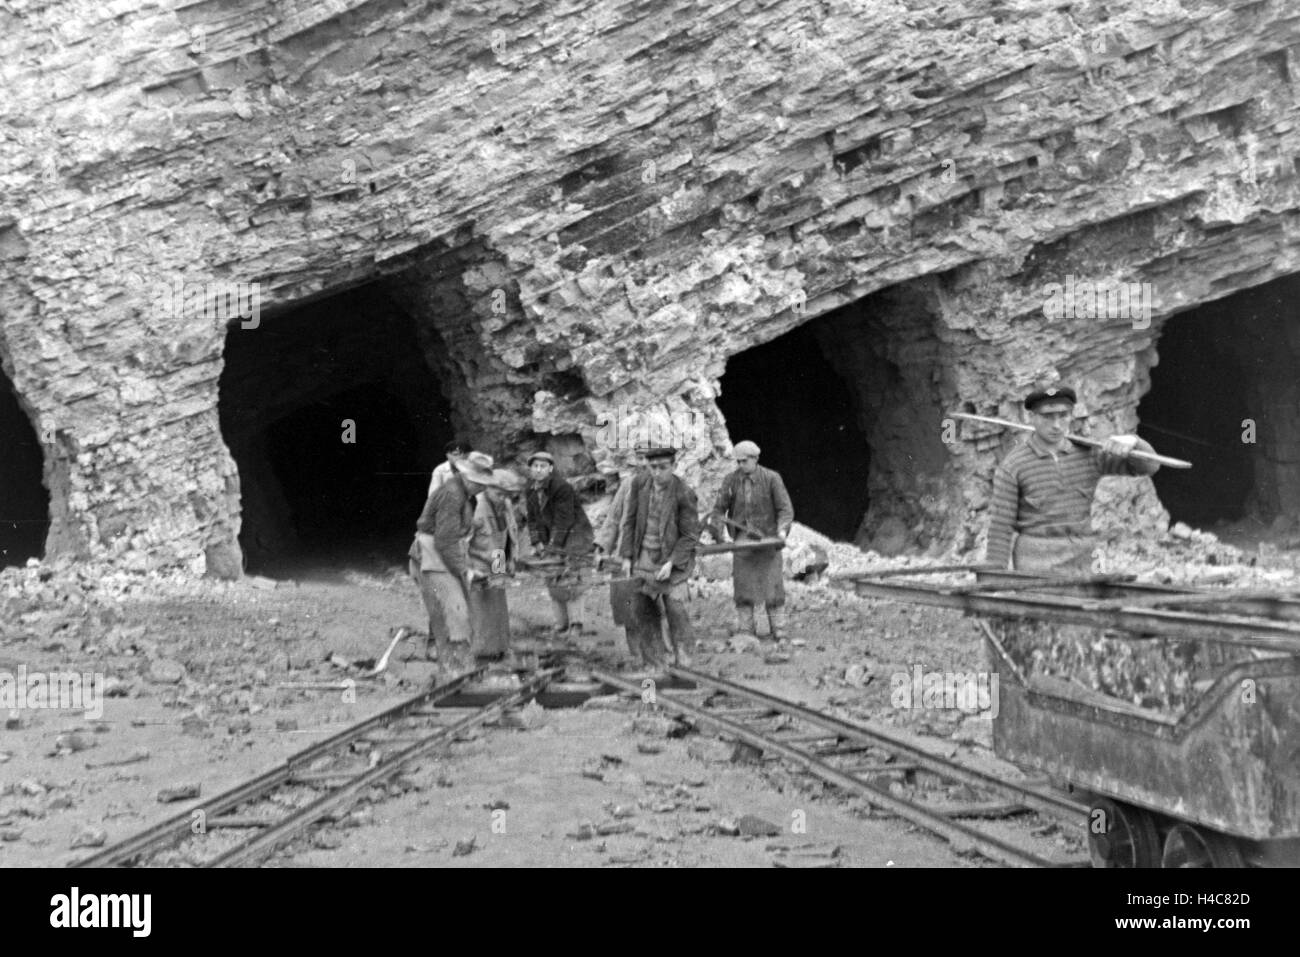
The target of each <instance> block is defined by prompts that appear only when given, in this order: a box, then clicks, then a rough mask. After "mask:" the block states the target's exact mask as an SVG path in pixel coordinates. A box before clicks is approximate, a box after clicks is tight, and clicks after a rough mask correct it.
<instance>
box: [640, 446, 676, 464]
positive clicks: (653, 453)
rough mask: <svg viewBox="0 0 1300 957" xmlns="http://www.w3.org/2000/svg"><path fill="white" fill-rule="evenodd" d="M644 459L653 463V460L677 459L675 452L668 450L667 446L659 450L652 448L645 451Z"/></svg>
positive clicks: (674, 450)
mask: <svg viewBox="0 0 1300 957" xmlns="http://www.w3.org/2000/svg"><path fill="white" fill-rule="evenodd" d="M645 457H646V461H653V460H654V459H675V458H677V450H676V449H670V448H668V447H667V446H661V447H659V448H654V449H646V450H645Z"/></svg>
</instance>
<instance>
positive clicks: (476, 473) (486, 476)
mask: <svg viewBox="0 0 1300 957" xmlns="http://www.w3.org/2000/svg"><path fill="white" fill-rule="evenodd" d="M471 454H472V453H471ZM456 471H457V472H459V473H460V474H461V475H462V476H464V477H465V478H466V479H468V480H469V481H471V482H477V483H478V484H479V485H491V486H493V487H494V488H495V487H496V484H497V480H496V472H494V471H493V470H492V469H491V468H487V467H484V466H483V465H481V464H480V463H478V462H475V461H473V460H472V459H470V458H469V457H468V456H466V457H465V458H463V459H461V460H460V461H459V462H457V463H456Z"/></svg>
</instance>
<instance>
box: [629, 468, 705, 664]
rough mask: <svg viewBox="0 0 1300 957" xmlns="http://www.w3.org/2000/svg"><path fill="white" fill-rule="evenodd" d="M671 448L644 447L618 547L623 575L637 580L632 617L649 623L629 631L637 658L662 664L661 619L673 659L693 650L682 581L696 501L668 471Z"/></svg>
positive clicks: (696, 519)
mask: <svg viewBox="0 0 1300 957" xmlns="http://www.w3.org/2000/svg"><path fill="white" fill-rule="evenodd" d="M676 456H677V451H676V449H670V448H653V449H648V450H647V451H646V454H645V457H646V472H645V474H643V475H637V476H635V477H634V478H633V479H632V485H631V488H630V489H629V490H628V501H627V507H626V509H625V511H624V513H623V532H622V535H623V539H622V543H621V545H620V548H621V550H622V558H623V574H624V575H625V576H627V575H631V576H632V577H633V578H635V579H637V580H638V581H639V582H640V588H639V591H638V593H637V595H636V601H635V602H634V608H635V616H636V618H637V619H638V620H640V621H642V622H649V623H652V626H648V627H638V628H634V629H629V637H633V632H635V639H636V641H637V643H638V644H639V645H640V650H641V659H642V661H643V662H644V663H645V664H646V665H649V666H651V667H657V666H659V665H661V664H662V663H663V660H664V647H663V639H662V631H661V629H660V627H659V625H658V622H659V621H660V618H661V611H660V609H661V608H662V617H664V618H667V620H668V637H669V640H670V641H671V642H672V645H673V657H674V659H675V660H676V661H677V663H678V664H680V665H688V666H689V665H690V663H691V654H692V653H693V652H694V650H695V637H694V635H693V634H692V631H691V621H690V618H688V617H687V615H686V580H687V578H689V577H690V574H691V570H692V569H693V568H694V566H695V548H696V546H697V545H698V544H699V540H700V516H699V505H698V502H697V500H696V497H695V493H694V492H693V491H691V489H690V486H688V485H687V484H686V483H685V482H683V481H682V480H681V478H679V477H678V476H677V475H676V474H674V473H673V460H674V459H675V458H676Z"/></svg>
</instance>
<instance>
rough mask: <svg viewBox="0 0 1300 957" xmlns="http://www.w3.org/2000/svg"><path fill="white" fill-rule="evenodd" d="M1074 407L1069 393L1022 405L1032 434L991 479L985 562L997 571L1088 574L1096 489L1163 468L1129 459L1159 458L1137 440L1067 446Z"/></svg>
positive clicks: (1032, 396)
mask: <svg viewBox="0 0 1300 957" xmlns="http://www.w3.org/2000/svg"><path fill="white" fill-rule="evenodd" d="M1076 401H1077V397H1076V395H1075V392H1074V390H1073V389H1071V388H1069V387H1068V386H1053V387H1050V388H1045V389H1034V390H1033V391H1032V392H1030V393H1029V395H1028V396H1026V397H1025V403H1024V404H1025V409H1026V411H1027V412H1028V413H1029V420H1030V424H1031V425H1033V427H1034V432H1033V434H1032V435H1030V436H1029V437H1028V438H1027V439H1026V440H1025V441H1024V442H1023V443H1022V444H1021V445H1019V446H1018V447H1017V448H1015V449H1013V450H1012V451H1011V452H1010V453H1008V454H1007V457H1006V458H1004V459H1003V460H1002V464H1000V465H999V466H998V467H997V470H996V471H995V472H994V473H993V498H992V501H991V502H990V504H989V534H988V550H987V562H988V564H990V565H992V566H994V567H995V568H1006V567H1007V564H1008V563H1010V564H1011V566H1012V567H1013V568H1014V569H1015V570H1016V571H1022V572H1031V573H1035V574H1044V575H1052V576H1056V577H1063V576H1072V575H1088V574H1091V572H1092V556H1093V550H1094V548H1095V547H1096V544H1097V542H1096V538H1095V536H1094V535H1093V532H1092V519H1091V512H1092V500H1093V496H1094V494H1095V493H1096V491H1097V483H1098V482H1099V481H1100V480H1101V477H1102V476H1103V475H1130V476H1141V475H1151V474H1153V473H1154V472H1155V471H1156V470H1157V469H1159V468H1160V466H1159V465H1158V464H1156V463H1155V462H1150V461H1147V460H1144V459H1133V458H1130V457H1129V453H1130V452H1132V451H1134V450H1135V449H1136V450H1140V451H1143V452H1151V451H1154V450H1153V449H1152V448H1151V446H1150V445H1149V444H1148V443H1146V442H1144V441H1143V440H1142V439H1139V438H1138V437H1137V436H1136V435H1114V436H1111V437H1110V438H1109V439H1107V440H1106V442H1105V443H1104V444H1103V445H1102V446H1100V447H1098V448H1087V447H1084V446H1080V445H1075V444H1074V443H1073V442H1071V441H1070V440H1069V439H1067V438H1066V434H1067V433H1068V432H1069V426H1070V421H1071V419H1072V418H1073V417H1074V406H1075V403H1076ZM1013 535H1015V536H1016V537H1015V547H1014V549H1013V547H1012V536H1013Z"/></svg>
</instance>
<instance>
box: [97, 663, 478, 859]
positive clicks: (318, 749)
mask: <svg viewBox="0 0 1300 957" xmlns="http://www.w3.org/2000/svg"><path fill="white" fill-rule="evenodd" d="M484 670H485V669H484V668H476V669H475V670H473V671H470V672H466V673H465V674H463V675H460V676H458V677H456V678H453V679H452V680H451V681H449V682H447V683H446V684H442V685H438V686H437V687H434V688H430V689H429V690H428V691H426V692H424V693H422V694H419V695H416V696H415V697H414V698H410V699H408V700H406V701H403V702H401V703H400V704H397V705H395V706H394V707H391V708H388V709H387V710H385V711H381V712H379V713H378V714H376V715H372V716H371V717H369V718H366V719H365V720H364V721H360V722H358V723H357V724H354V725H352V726H351V727H348V728H344V729H343V730H342V731H340V732H339V733H338V734H335V735H332V736H330V737H329V738H326V739H325V740H324V741H318V742H317V743H316V744H313V745H311V746H310V747H308V748H305V749H303V750H302V751H298V752H297V753H295V754H291V755H290V756H289V757H288V758H286V759H285V761H284V763H283V764H281V765H280V766H278V767H275V768H272V769H271V770H270V771H267V772H266V773H264V774H261V775H259V776H257V777H255V778H253V779H252V780H251V781H245V782H244V783H243V784H238V785H236V786H235V787H233V788H231V789H230V790H228V791H223V792H222V793H221V794H218V795H216V796H215V797H212V798H209V799H208V800H206V801H204V802H202V803H201V804H196V805H194V807H192V808H190V809H189V810H187V811H182V812H181V813H180V814H177V815H176V816H174V817H169V818H167V819H166V820H165V821H161V822H160V823H158V824H155V825H154V826H153V827H151V828H148V829H146V830H144V831H141V832H140V833H139V834H136V835H134V836H132V837H129V838H127V839H126V840H125V841H121V842H120V843H117V844H114V845H113V846H111V847H106V848H104V850H102V851H100V852H99V853H97V854H93V855H91V856H90V857H87V858H85V859H84V860H82V861H78V862H77V863H76V864H74V865H73V866H74V867H109V866H112V865H114V864H120V863H123V862H125V861H129V860H130V859H132V858H133V857H136V856H138V855H139V854H141V853H143V852H144V851H147V850H150V849H155V848H159V847H161V846H165V845H167V844H169V843H173V842H175V841H176V840H177V839H178V838H182V837H185V836H187V835H189V834H191V833H192V827H193V824H194V822H195V820H196V818H195V816H194V815H195V813H196V812H197V813H200V814H202V815H203V816H202V817H201V818H198V819H197V820H205V819H208V818H216V817H220V816H221V815H222V814H224V813H225V812H226V811H229V810H231V809H232V808H235V807H238V806H239V805H241V804H246V803H247V802H249V801H252V800H255V799H257V798H258V797H260V796H262V795H264V794H269V793H270V792H271V791H274V790H275V789H276V788H278V787H280V786H281V785H283V784H285V783H287V782H288V780H289V778H290V776H291V775H292V774H293V771H294V769H295V768H297V767H299V766H300V765H303V764H306V763H309V762H311V761H313V760H315V759H316V758H318V757H320V756H321V755H322V754H324V753H325V752H327V751H330V750H333V749H334V748H336V747H338V746H339V745H341V744H346V743H347V742H349V741H352V740H355V739H357V738H360V737H363V736H364V735H365V734H366V732H368V731H371V730H373V729H374V728H376V727H379V726H381V725H384V724H387V723H388V722H390V721H393V720H394V719H396V718H400V717H403V716H405V715H406V713H407V712H409V711H412V710H414V709H416V708H419V707H422V706H424V705H426V704H431V703H436V702H438V701H441V700H442V699H444V698H449V697H451V696H452V695H453V694H455V693H456V692H458V691H459V690H460V689H461V687H462V686H463V685H465V684H466V683H467V682H469V681H471V680H472V679H474V678H476V677H478V676H479V675H480V674H482V673H483V671H484Z"/></svg>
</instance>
